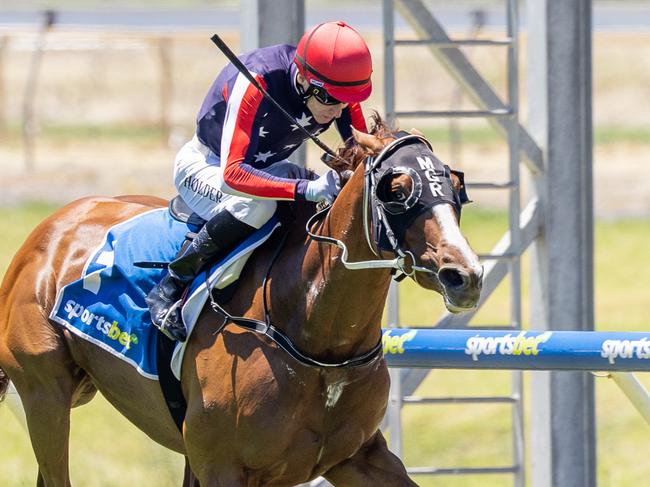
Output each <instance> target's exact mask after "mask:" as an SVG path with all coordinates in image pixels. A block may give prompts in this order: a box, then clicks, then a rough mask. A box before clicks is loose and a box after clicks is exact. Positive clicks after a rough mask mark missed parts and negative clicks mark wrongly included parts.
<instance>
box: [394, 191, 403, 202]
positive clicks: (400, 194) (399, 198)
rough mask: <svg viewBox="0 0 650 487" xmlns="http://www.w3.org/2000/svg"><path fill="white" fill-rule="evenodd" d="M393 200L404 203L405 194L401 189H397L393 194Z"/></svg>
mask: <svg viewBox="0 0 650 487" xmlns="http://www.w3.org/2000/svg"><path fill="white" fill-rule="evenodd" d="M393 198H394V199H395V201H399V202H402V201H406V193H404V191H403V190H402V189H397V190H395V191H394V192H393Z"/></svg>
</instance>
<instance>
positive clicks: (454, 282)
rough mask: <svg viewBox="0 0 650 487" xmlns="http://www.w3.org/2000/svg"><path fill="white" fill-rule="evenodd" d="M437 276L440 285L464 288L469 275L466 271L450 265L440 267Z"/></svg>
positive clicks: (449, 287) (450, 287)
mask: <svg viewBox="0 0 650 487" xmlns="http://www.w3.org/2000/svg"><path fill="white" fill-rule="evenodd" d="M438 278H439V279H440V282H441V283H442V285H443V286H445V287H446V288H448V289H460V288H464V287H466V286H467V283H468V282H469V276H468V275H467V274H466V273H464V272H462V271H461V270H459V269H455V268H451V267H447V268H444V267H443V268H442V269H440V271H439V272H438Z"/></svg>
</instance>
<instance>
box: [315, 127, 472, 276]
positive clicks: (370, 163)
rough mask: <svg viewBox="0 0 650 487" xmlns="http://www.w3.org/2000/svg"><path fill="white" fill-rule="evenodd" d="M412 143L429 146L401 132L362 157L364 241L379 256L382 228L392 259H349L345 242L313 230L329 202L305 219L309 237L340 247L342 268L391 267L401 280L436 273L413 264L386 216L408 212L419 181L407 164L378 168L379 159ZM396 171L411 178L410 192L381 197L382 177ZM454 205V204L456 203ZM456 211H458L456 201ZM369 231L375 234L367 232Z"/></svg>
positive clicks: (416, 197) (416, 199) (419, 190)
mask: <svg viewBox="0 0 650 487" xmlns="http://www.w3.org/2000/svg"><path fill="white" fill-rule="evenodd" d="M412 143H422V144H425V145H426V146H427V147H428V148H429V149H431V145H430V144H429V142H428V141H427V140H426V139H425V138H424V137H422V136H420V135H413V134H408V135H402V136H401V137H399V138H397V139H395V140H394V141H392V142H391V143H390V144H388V145H387V146H386V147H384V148H383V149H382V151H381V152H380V153H379V154H378V155H377V156H376V157H373V156H368V157H366V159H365V161H364V166H365V169H364V187H363V228H364V234H365V237H366V242H367V244H368V247H369V249H370V250H371V251H372V253H373V254H374V255H375V256H377V257H381V255H380V249H379V244H378V242H377V235H378V234H379V231H380V230H382V229H383V231H384V232H385V235H386V238H387V240H388V243H389V248H388V250H390V251H392V252H393V254H394V255H395V258H394V259H377V260H365V261H357V262H349V261H348V248H347V246H346V245H345V243H343V242H342V241H341V240H339V239H336V238H334V237H329V236H324V235H318V234H316V233H314V232H313V231H312V228H314V225H315V224H316V222H318V221H320V220H323V219H324V218H325V216H326V215H327V214H328V212H329V210H330V208H331V206H328V207H326V208H324V209H323V210H321V211H319V212H317V213H316V214H314V215H313V216H312V217H311V218H310V219H309V220H308V221H307V224H306V231H307V234H308V235H309V237H310V238H311V239H313V240H315V241H317V242H323V243H327V244H330V245H335V246H337V247H338V248H340V249H341V250H342V251H343V253H342V255H341V263H342V264H343V265H344V266H345V268H346V269H350V270H359V269H392V270H393V273H394V274H395V279H396V280H401V279H403V278H404V277H412V276H413V275H414V274H415V273H416V272H423V273H427V274H433V275H437V273H438V270H437V269H430V268H428V267H423V266H419V265H417V264H416V259H415V256H414V255H413V253H412V252H411V251H409V250H404V249H403V248H402V246H401V245H400V242H399V240H398V238H397V237H396V235H395V232H394V231H393V228H392V226H391V224H390V221H389V217H388V215H392V216H396V215H403V214H406V213H408V212H409V211H411V210H413V209H414V207H415V206H416V205H417V203H418V202H419V201H420V198H421V197H422V187H423V183H422V178H421V177H420V174H419V173H418V171H416V170H414V169H413V168H410V167H407V166H395V167H388V168H385V169H384V170H383V171H382V170H381V165H382V162H384V161H385V160H386V159H388V158H389V157H390V156H391V155H393V154H395V153H396V152H397V151H398V150H399V149H400V148H401V147H404V146H407V145H409V144H412ZM396 174H406V175H407V176H409V177H410V178H411V181H412V188H411V193H410V194H409V196H408V197H407V198H406V199H404V200H403V201H385V200H383V199H382V198H381V197H380V196H379V195H378V190H379V189H380V188H381V185H382V184H385V183H386V181H389V180H390V178H391V177H392V176H393V175H396ZM454 206H455V207H456V205H454ZM456 211H457V212H458V213H460V203H459V204H458V207H457V209H456ZM387 214H388V215H387ZM373 231H374V234H375V236H373V235H371V232H373Z"/></svg>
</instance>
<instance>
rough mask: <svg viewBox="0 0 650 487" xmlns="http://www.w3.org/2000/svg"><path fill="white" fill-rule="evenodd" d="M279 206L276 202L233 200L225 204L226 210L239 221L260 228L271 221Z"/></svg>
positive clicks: (245, 199) (246, 199)
mask: <svg viewBox="0 0 650 487" xmlns="http://www.w3.org/2000/svg"><path fill="white" fill-rule="evenodd" d="M277 207H278V204H277V203H276V202H275V201H274V200H251V199H248V198H242V199H236V198H233V199H232V200H230V201H227V202H226V203H225V204H224V209H225V210H227V211H228V212H229V213H230V214H231V215H232V216H234V217H235V218H237V219H238V220H239V221H242V222H244V223H247V224H248V225H250V226H252V227H255V228H260V227H262V226H263V225H264V224H265V223H266V222H267V221H269V220H270V219H271V217H272V216H273V214H274V213H275V210H276V208H277Z"/></svg>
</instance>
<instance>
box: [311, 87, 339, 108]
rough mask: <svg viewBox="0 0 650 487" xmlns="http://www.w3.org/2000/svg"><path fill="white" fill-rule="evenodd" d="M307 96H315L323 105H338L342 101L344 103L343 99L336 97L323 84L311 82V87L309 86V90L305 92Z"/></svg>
mask: <svg viewBox="0 0 650 487" xmlns="http://www.w3.org/2000/svg"><path fill="white" fill-rule="evenodd" d="M305 96H306V97H307V98H309V97H310V96H313V97H314V98H316V100H318V102H319V103H322V104H323V105H338V104H340V103H343V102H342V101H339V100H337V99H336V98H334V97H333V96H332V95H330V94H329V93H328V92H327V91H326V90H325V88H323V87H321V86H316V85H314V84H311V83H310V84H309V88H307V92H306V93H305Z"/></svg>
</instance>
